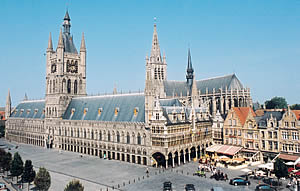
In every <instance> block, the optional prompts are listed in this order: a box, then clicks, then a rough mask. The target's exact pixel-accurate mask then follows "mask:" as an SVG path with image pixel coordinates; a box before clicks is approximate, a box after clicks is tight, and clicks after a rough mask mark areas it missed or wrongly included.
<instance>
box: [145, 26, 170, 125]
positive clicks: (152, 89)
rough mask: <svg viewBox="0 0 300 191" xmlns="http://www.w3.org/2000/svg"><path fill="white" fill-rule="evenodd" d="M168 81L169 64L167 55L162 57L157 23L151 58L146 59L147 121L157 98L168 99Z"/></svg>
mask: <svg viewBox="0 0 300 191" xmlns="http://www.w3.org/2000/svg"><path fill="white" fill-rule="evenodd" d="M165 80H167V62H166V57H165V55H164V56H163V58H162V57H161V52H160V47H159V42H158V35H157V31H156V23H154V31H153V37H152V47H151V54H150V57H148V56H147V57H146V81H145V104H146V106H145V115H146V116H145V119H146V121H148V119H149V118H151V116H150V115H151V110H152V109H153V108H154V105H153V104H154V99H155V98H164V97H166V95H165V92H164V81H165Z"/></svg>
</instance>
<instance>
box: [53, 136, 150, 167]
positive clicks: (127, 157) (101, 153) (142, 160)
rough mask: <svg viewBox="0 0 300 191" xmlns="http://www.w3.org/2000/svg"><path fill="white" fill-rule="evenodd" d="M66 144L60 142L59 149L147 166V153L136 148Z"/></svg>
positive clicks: (76, 143) (77, 143)
mask: <svg viewBox="0 0 300 191" xmlns="http://www.w3.org/2000/svg"><path fill="white" fill-rule="evenodd" d="M70 143H71V142H69V143H68V142H66V141H62V143H61V144H60V146H59V148H60V149H62V150H65V151H71V152H77V153H81V154H86V155H91V156H98V157H99V158H104V159H109V160H110V159H113V160H120V161H124V162H130V163H136V164H142V165H148V160H147V152H146V150H145V149H143V150H142V149H140V148H137V150H135V148H130V147H126V148H125V147H122V148H118V149H116V147H114V149H116V150H112V149H113V148H112V147H107V146H106V145H91V144H89V145H87V144H83V143H82V142H81V144H79V142H72V143H71V144H70Z"/></svg>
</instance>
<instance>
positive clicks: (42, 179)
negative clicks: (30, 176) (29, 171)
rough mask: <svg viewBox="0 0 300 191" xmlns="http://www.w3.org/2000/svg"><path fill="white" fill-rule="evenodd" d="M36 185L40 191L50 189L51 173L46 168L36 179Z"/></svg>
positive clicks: (41, 169)
mask: <svg viewBox="0 0 300 191" xmlns="http://www.w3.org/2000/svg"><path fill="white" fill-rule="evenodd" d="M34 184H35V186H36V187H37V189H38V190H40V191H47V190H48V189H49V188H50V185H51V177H50V174H49V172H48V171H47V170H46V169H45V168H43V167H41V168H40V169H39V171H38V173H37V174H36V177H35V179H34Z"/></svg>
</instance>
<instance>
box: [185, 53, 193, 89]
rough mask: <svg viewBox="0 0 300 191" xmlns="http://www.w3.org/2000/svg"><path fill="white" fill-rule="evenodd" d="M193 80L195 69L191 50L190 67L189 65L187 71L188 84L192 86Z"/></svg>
mask: <svg viewBox="0 0 300 191" xmlns="http://www.w3.org/2000/svg"><path fill="white" fill-rule="evenodd" d="M193 78H194V69H193V66H192V59H191V52H190V49H189V50H188V65H187V69H186V79H187V83H188V84H189V85H192V83H193Z"/></svg>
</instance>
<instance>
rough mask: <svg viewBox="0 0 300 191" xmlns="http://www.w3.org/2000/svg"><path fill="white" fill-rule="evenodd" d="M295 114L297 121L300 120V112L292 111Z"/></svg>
mask: <svg viewBox="0 0 300 191" xmlns="http://www.w3.org/2000/svg"><path fill="white" fill-rule="evenodd" d="M292 112H294V113H295V115H296V117H297V120H300V110H292Z"/></svg>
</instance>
